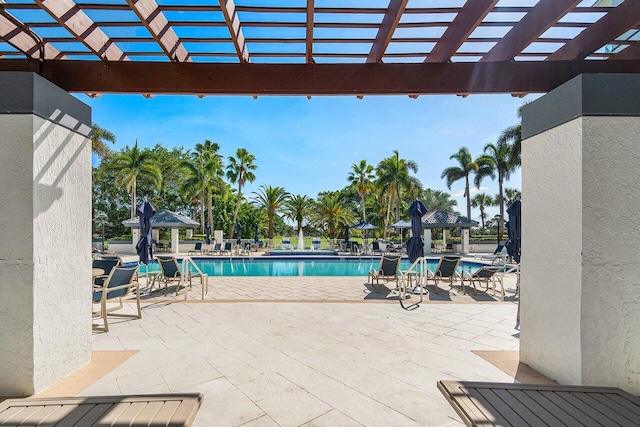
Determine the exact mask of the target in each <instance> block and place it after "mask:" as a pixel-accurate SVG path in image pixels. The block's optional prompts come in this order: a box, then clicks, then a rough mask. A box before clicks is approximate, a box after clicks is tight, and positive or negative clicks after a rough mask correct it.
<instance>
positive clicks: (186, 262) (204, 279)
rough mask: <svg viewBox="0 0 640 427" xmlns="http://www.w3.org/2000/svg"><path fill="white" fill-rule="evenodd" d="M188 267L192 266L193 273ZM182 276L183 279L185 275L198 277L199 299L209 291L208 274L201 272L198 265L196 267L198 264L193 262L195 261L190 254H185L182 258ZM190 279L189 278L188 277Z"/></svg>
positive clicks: (185, 296)
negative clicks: (200, 289)
mask: <svg viewBox="0 0 640 427" xmlns="http://www.w3.org/2000/svg"><path fill="white" fill-rule="evenodd" d="M190 267H193V269H194V270H195V274H194V273H192V272H191V270H190ZM181 268H182V271H181V273H182V278H183V279H184V278H185V277H189V278H191V277H200V284H201V285H202V286H201V288H202V296H201V298H200V299H204V296H205V295H207V294H208V293H209V276H208V275H207V274H206V273H203V272H202V270H200V267H198V264H196V263H195V261H194V260H193V259H192V258H191V257H190V256H186V257H184V258H182V266H181ZM189 280H191V279H189ZM184 299H185V300H186V299H187V293H186V292H185V293H184Z"/></svg>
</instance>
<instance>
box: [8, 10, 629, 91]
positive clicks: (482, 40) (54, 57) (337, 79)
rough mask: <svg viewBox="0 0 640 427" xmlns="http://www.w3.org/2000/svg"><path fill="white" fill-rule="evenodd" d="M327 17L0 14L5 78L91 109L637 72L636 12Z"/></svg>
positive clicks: (541, 82) (472, 87) (545, 85)
mask: <svg viewBox="0 0 640 427" xmlns="http://www.w3.org/2000/svg"><path fill="white" fill-rule="evenodd" d="M337 3H338V4H339V2H337ZM514 3H515V4H518V6H513V4H514ZM594 3H595V5H594ZM326 4H327V2H326V1H322V0H306V1H305V0H298V1H290V2H284V1H282V0H268V1H260V2H258V1H255V0H236V1H234V0H224V1H223V0H218V1H211V2H208V3H203V2H195V1H194V2H189V1H177V0H175V1H161V2H156V1H155V0H120V1H106V0H105V1H91V2H74V1H72V0H55V1H44V0H33V1H29V0H3V1H0V71H2V70H4V71H33V72H36V73H39V74H41V75H42V76H43V77H45V78H46V79H47V80H49V81H51V82H53V83H55V84H56V85H57V86H59V87H61V88H63V89H65V90H66V91H68V92H84V93H87V94H90V95H92V96H97V95H99V94H101V93H140V94H143V95H145V96H152V95H153V94H160V93H164V94H168V93H174V94H196V95H200V96H204V95H209V94H236V95H240V94H242V95H252V96H260V95H306V96H313V95H355V96H358V97H361V96H365V95H382V94H404V95H409V96H411V97H417V96H419V95H423V94H458V95H462V96H466V95H468V94H474V93H511V94H513V95H514V96H522V95H524V94H526V93H531V92H548V91H550V90H551V89H553V88H555V87H557V86H559V85H561V84H562V83H564V82H566V81H568V80H570V79H571V78H573V77H575V76H577V75H580V74H583V73H638V72H640V42H639V41H638V38H639V37H638V31H639V29H640V26H639V22H640V0H626V1H622V2H620V1H606V0H599V1H596V0H591V1H579V0H540V1H535V0H527V1H521V2H508V1H504V0H503V1H498V0H468V1H462V0H457V1H451V2H442V1H426V0H425V1H418V0H412V1H410V0H390V1H388V2H387V1H386V0H385V1H374V0H369V1H361V2H358V7H351V6H349V7H347V6H327V5H326ZM503 4H504V5H503ZM520 4H522V5H520ZM612 4H617V6H615V7H612Z"/></svg>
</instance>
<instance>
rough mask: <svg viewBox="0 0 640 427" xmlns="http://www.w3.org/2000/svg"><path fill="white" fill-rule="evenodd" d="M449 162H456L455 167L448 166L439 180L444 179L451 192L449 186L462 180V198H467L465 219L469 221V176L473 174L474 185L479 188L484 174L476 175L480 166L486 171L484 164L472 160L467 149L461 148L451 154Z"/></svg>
mask: <svg viewBox="0 0 640 427" xmlns="http://www.w3.org/2000/svg"><path fill="white" fill-rule="evenodd" d="M450 159H451V160H457V161H458V165H457V166H450V167H448V168H446V169H445V170H444V171H442V176H441V178H446V180H447V187H448V188H449V190H451V185H452V184H453V183H454V182H456V181H459V180H461V179H464V182H465V184H464V194H463V196H464V197H466V198H467V218H469V219H471V193H470V191H469V176H470V175H471V174H472V173H473V174H475V181H474V184H475V186H476V188H480V181H481V180H482V178H484V176H485V175H484V174H478V172H479V171H480V168H481V166H484V168H483V171H486V164H484V163H482V162H481V163H479V162H478V161H476V160H473V158H472V157H471V154H469V149H468V148H467V147H462V148H461V149H460V150H459V151H458V152H457V153H455V154H452V155H451V157H450Z"/></svg>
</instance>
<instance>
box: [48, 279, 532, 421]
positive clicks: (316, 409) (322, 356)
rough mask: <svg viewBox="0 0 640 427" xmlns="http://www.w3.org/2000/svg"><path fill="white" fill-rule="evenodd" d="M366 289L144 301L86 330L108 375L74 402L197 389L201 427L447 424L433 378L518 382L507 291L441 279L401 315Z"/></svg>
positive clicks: (214, 287) (269, 284)
mask: <svg viewBox="0 0 640 427" xmlns="http://www.w3.org/2000/svg"><path fill="white" fill-rule="evenodd" d="M514 280H515V276H513V277H508V278H507V283H505V286H511V285H513V284H514V283H515V282H514ZM365 282H366V276H365V277H212V278H210V283H209V286H210V289H209V293H208V295H207V296H206V298H205V299H204V301H203V300H201V299H200V295H201V293H200V292H201V288H200V286H199V285H196V286H194V288H193V290H191V291H190V292H189V295H188V297H189V299H188V301H187V302H184V301H183V299H184V297H183V296H179V297H175V296H173V295H172V294H169V293H167V292H165V291H164V290H161V291H154V292H152V293H150V294H145V295H144V296H143V301H144V305H143V317H142V319H140V320H136V319H134V320H132V319H117V318H113V319H111V320H110V322H109V324H110V332H108V333H98V332H96V333H94V335H93V350H94V359H100V358H102V359H108V360H106V361H105V360H102V361H101V362H100V363H98V365H100V364H102V366H106V365H107V364H108V368H100V367H98V369H94V371H96V372H99V375H97V377H96V378H92V379H91V381H89V382H88V384H90V385H88V386H87V385H83V386H82V387H80V388H78V389H77V391H75V392H74V394H79V395H83V396H90V395H113V394H116V395H119V394H143V393H167V392H201V393H203V394H204V403H203V405H202V407H201V409H200V411H199V413H198V415H197V418H196V421H195V424H194V425H196V426H332V427H333V426H446V425H461V423H460V419H459V417H458V416H457V415H456V413H455V412H454V411H453V409H452V408H451V406H450V405H449V403H448V402H447V401H446V400H445V398H444V397H443V396H442V394H441V393H440V392H439V391H438V390H437V388H436V381H438V380H478V381H501V382H513V381H514V378H513V375H515V373H514V372H510V374H511V375H510V374H507V373H506V372H509V369H506V368H505V366H506V365H509V364H510V365H512V366H517V353H516V352H517V350H518V345H519V331H518V330H517V329H516V328H515V327H516V320H515V319H516V311H517V304H516V302H515V297H514V296H513V295H512V294H507V295H508V297H507V301H506V302H502V301H499V300H498V299H497V298H495V297H493V296H492V295H485V294H479V295H473V296H470V295H462V293H461V292H459V290H452V291H450V290H449V289H448V286H444V285H442V284H441V290H440V292H439V293H438V294H432V293H430V294H428V295H426V296H425V302H423V303H422V304H420V305H419V306H412V307H411V308H413V309H412V310H405V309H403V308H402V307H401V306H400V303H399V301H398V299H397V296H396V295H395V294H393V293H387V292H384V293H380V294H377V293H374V292H372V289H371V287H370V285H368V284H366V283H365ZM196 283H197V282H196ZM142 286H143V287H145V286H146V283H145V281H144V280H142ZM391 287H393V286H391ZM170 289H171V288H170ZM416 301H417V296H413V297H412V298H411V299H410V300H408V301H406V304H411V303H412V302H416ZM126 309H127V310H130V311H133V307H132V305H131V304H127V307H126ZM491 359H495V360H496V361H498V362H494V363H490V362H489V361H487V360H491ZM109 361H110V362H109ZM507 362H509V363H507ZM511 362H515V365H513V363H511ZM109 363H110V364H109ZM497 366H500V367H501V368H502V369H504V370H501V369H499V368H498V367H497ZM505 371H506V372H505ZM105 372H106V374H105ZM83 376H85V374H84V373H79V377H83ZM84 380H85V381H86V378H84ZM64 388H65V385H63V384H59V385H58V388H57V390H60V389H64ZM67 389H68V390H72V389H73V388H71V387H67ZM52 391H53V390H52Z"/></svg>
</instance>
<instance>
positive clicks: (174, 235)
mask: <svg viewBox="0 0 640 427" xmlns="http://www.w3.org/2000/svg"><path fill="white" fill-rule="evenodd" d="M179 245H180V240H179V239H178V229H177V228H172V229H171V253H174V254H177V253H178V252H179V249H180V248H179V247H178V246H179Z"/></svg>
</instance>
